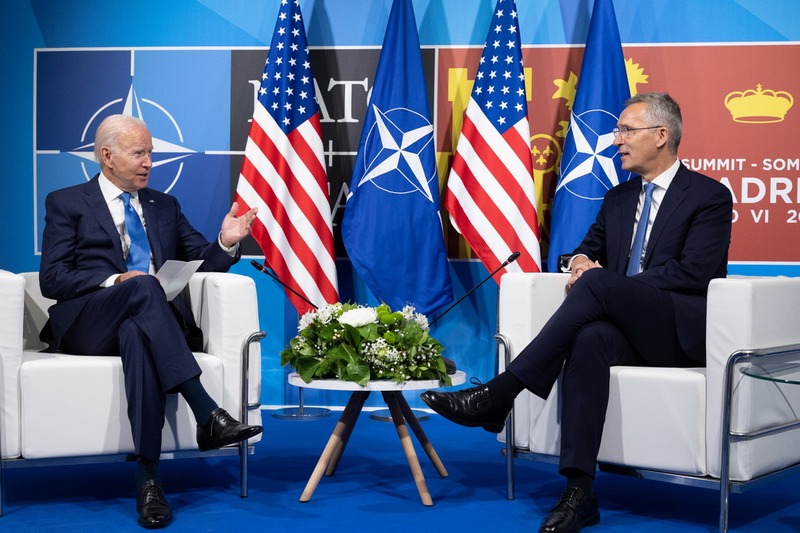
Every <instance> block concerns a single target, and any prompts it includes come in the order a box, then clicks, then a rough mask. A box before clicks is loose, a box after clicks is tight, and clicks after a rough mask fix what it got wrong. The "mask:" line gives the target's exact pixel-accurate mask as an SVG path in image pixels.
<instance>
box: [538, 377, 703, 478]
mask: <svg viewBox="0 0 800 533" xmlns="http://www.w3.org/2000/svg"><path fill="white" fill-rule="evenodd" d="M705 383H706V380H705V370H704V369H700V368H649V367H630V366H618V367H613V368H612V369H611V382H610V396H609V402H608V409H607V411H606V423H605V427H604V429H603V440H602V442H601V445H600V453H599V456H598V461H600V462H605V463H613V464H620V465H626V466H631V467H638V468H646V469H654V470H663V471H668V472H676V473H682V474H692V475H705V473H706V468H707V466H706V461H705V458H706V448H705V427H706V415H705V413H706V406H705V403H706V387H705ZM559 388H560V381H559V382H558V383H556V385H555V387H554V388H553V391H552V392H551V393H550V396H549V397H548V400H547V402H546V403H545V405H544V407H543V409H542V411H541V412H540V413H539V414H538V416H536V418H535V421H534V422H533V424H532V427H531V431H530V435H529V449H530V450H531V451H532V452H536V453H543V454H549V455H558V454H559V453H560V446H561V428H560V393H559Z"/></svg>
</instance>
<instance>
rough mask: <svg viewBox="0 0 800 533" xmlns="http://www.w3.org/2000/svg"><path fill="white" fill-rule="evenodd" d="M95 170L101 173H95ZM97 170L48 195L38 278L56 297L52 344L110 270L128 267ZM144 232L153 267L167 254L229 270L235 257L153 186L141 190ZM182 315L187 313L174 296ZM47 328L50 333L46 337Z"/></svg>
mask: <svg viewBox="0 0 800 533" xmlns="http://www.w3.org/2000/svg"><path fill="white" fill-rule="evenodd" d="M98 176H99V175H98ZM98 176H95V177H94V178H92V180H90V181H89V182H87V183H83V184H80V185H75V186H72V187H67V188H65V189H60V190H57V191H54V192H52V193H50V194H48V195H47V198H46V200H45V208H46V210H47V213H46V215H45V228H44V236H43V239H42V261H41V266H40V271H39V284H40V286H41V290H42V294H43V295H44V296H45V297H47V298H51V299H54V300H57V303H56V304H55V305H53V306H52V307H51V308H50V311H49V314H50V320H49V322H48V327H47V328H45V332H43V333H44V337H45V338H44V339H43V340H45V341H46V342H50V344H51V346H50V349H51V350H56V349H58V346H59V344H60V341H61V338H62V337H63V335H64V333H65V332H66V331H67V330H68V329H69V327H70V324H72V322H73V321H74V320H75V318H76V317H77V316H78V314H79V313H80V312H81V310H82V309H83V306H84V304H85V303H86V301H87V299H88V298H90V297H91V296H92V294H93V293H94V292H95V291H98V290H101V284H102V283H103V282H104V281H105V280H106V279H108V277H109V276H111V275H113V274H119V273H121V272H126V271H127V265H126V263H125V258H124V256H123V252H122V243H121V241H120V236H119V233H118V232H117V228H116V226H115V225H114V221H113V219H112V217H111V213H110V211H109V209H108V205H107V204H106V201H105V198H104V197H103V194H102V192H101V190H100V185H99V183H98ZM139 202H140V203H141V205H142V210H143V213H144V219H145V223H146V227H147V237H148V240H149V241H150V248H151V250H152V253H153V258H154V262H155V267H156V269H158V268H160V267H161V265H163V264H164V263H165V262H166V261H168V260H170V259H178V260H182V261H192V260H195V259H203V264H202V265H201V266H200V270H201V271H206V272H211V271H223V272H224V271H227V270H228V269H229V268H230V267H231V265H233V264H234V263H235V262H236V261H238V259H239V255H240V253H241V252H239V253H237V256H236V257H231V256H230V255H228V253H226V252H225V251H224V250H223V249H222V248H221V247H220V246H219V244H218V243H217V242H216V241H215V242H213V243H209V242H208V241H207V240H206V239H205V237H203V235H202V234H201V233H200V232H198V231H197V230H195V229H194V228H193V227H192V226H191V224H189V221H188V220H187V219H186V217H185V216H184V215H183V213H182V212H181V209H180V205H179V204H178V201H177V200H176V199H175V198H174V197H172V196H169V195H167V194H164V193H161V192H158V191H155V190H152V189H148V188H145V189H142V190H140V191H139ZM176 307H177V308H178V310H179V313H180V315H182V316H184V315H185V316H184V318H186V319H187V320H191V316H190V315H189V313H188V311H187V310H186V308H185V305H183V303H182V302H181V301H180V300H179V299H178V298H176ZM47 333H49V337H50V338H46V337H47V336H48V335H47Z"/></svg>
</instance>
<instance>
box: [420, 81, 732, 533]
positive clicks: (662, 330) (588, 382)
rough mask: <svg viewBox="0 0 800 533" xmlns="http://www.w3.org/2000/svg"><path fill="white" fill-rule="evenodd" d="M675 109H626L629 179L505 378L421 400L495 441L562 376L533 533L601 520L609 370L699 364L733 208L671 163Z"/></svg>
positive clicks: (637, 102)
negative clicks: (598, 480)
mask: <svg viewBox="0 0 800 533" xmlns="http://www.w3.org/2000/svg"><path fill="white" fill-rule="evenodd" d="M681 135H682V120H681V112H680V107H679V106H678V104H677V103H676V102H675V101H674V100H673V99H672V98H671V97H670V96H669V95H666V94H654V93H650V94H640V95H637V96H635V97H633V98H631V99H629V100H628V101H627V102H626V108H625V109H624V110H623V112H622V113H621V114H620V117H619V121H618V127H617V128H615V129H614V144H615V145H616V146H617V148H618V150H619V156H620V157H621V162H622V168H623V169H625V170H628V171H630V172H633V173H635V174H638V175H639V176H640V177H638V178H635V179H631V180H629V181H627V182H625V183H622V184H620V185H618V186H617V187H614V188H613V189H611V190H610V191H609V192H608V193H607V194H606V196H605V198H604V200H603V204H602V207H601V208H600V212H599V214H598V216H597V219H596V220H595V222H594V224H592V226H591V227H590V228H589V231H588V233H587V234H586V237H585V238H584V240H583V242H582V243H581V244H580V246H578V248H577V249H576V250H575V251H574V253H573V255H572V257H571V259H570V265H569V266H570V270H571V272H572V276H571V277H570V279H569V281H568V289H569V294H568V295H567V298H566V299H565V300H564V303H563V304H562V305H561V307H560V308H559V309H558V310H557V311H556V312H555V313H554V314H553V316H552V317H551V318H550V320H549V321H548V322H547V324H545V326H544V327H543V328H542V331H541V332H540V333H539V335H537V336H536V338H534V339H533V340H532V341H531V342H530V344H529V345H528V346H527V347H525V349H523V350H522V351H521V352H520V354H519V355H518V356H517V358H516V359H514V361H512V363H511V364H510V365H509V366H508V369H507V370H506V371H505V372H503V373H501V374H500V375H498V376H497V377H495V378H494V379H492V380H491V381H489V382H488V383H486V385H481V386H479V387H473V388H470V389H465V390H463V391H458V392H454V393H445V392H437V391H428V392H425V393H423V394H422V399H423V400H424V401H425V402H426V403H427V404H428V405H429V406H430V407H431V408H432V409H433V410H435V411H436V412H438V413H440V414H441V415H443V416H445V417H446V418H448V419H450V420H452V421H454V422H456V423H459V424H462V425H465V426H471V427H476V426H477V427H483V428H484V429H486V430H487V431H491V432H500V431H501V430H502V428H503V424H504V421H505V419H506V416H507V415H508V412H509V410H510V409H511V407H512V405H513V401H514V398H515V397H516V396H517V395H518V394H519V393H520V392H521V391H522V390H524V389H528V390H530V391H531V392H533V393H534V394H536V395H537V396H539V397H541V398H547V396H548V395H549V393H550V390H551V389H552V387H553V384H554V383H555V381H556V379H557V377H558V375H559V373H561V372H562V370H563V383H562V389H561V401H562V412H561V454H560V465H559V471H560V472H561V474H562V475H564V476H566V478H567V489H566V490H565V491H564V493H563V494H562V496H561V499H560V500H559V502H558V503H557V504H556V506H555V507H554V508H553V510H552V511H551V512H550V514H549V515H548V516H547V517H545V519H544V521H543V522H542V525H541V528H540V531H541V532H547V533H553V532H572V531H579V530H580V528H581V527H585V526H590V525H593V524H596V523H598V522H599V521H600V512H599V507H598V503H597V496H596V495H595V493H594V490H593V489H592V481H593V479H594V473H595V470H596V467H597V464H596V463H597V454H598V450H599V448H600V440H601V437H602V433H603V424H604V422H605V413H606V408H607V405H608V394H609V391H608V386H609V376H610V370H609V368H610V367H611V366H614V365H641V366H678V367H683V366H702V365H704V364H705V323H706V293H707V290H708V284H709V282H710V281H711V280H712V279H713V278H719V277H724V276H725V275H726V272H727V261H728V246H729V244H730V237H731V220H732V210H733V202H732V197H731V194H730V191H729V190H728V189H727V188H726V187H725V186H723V185H721V184H720V183H719V182H717V181H715V180H713V179H711V178H708V177H706V176H703V175H701V174H698V173H695V172H692V171H690V170H688V169H687V168H686V167H685V166H684V165H683V164H682V163H681V162H680V161H679V160H678V157H677V150H678V145H679V144H680V140H681Z"/></svg>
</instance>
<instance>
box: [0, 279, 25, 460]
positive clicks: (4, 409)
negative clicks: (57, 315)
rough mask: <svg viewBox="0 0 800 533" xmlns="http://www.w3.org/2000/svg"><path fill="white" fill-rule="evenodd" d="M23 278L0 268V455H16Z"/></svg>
mask: <svg viewBox="0 0 800 533" xmlns="http://www.w3.org/2000/svg"><path fill="white" fill-rule="evenodd" d="M24 310H25V280H24V279H23V278H22V276H19V275H17V274H12V273H11V272H8V271H6V270H0V456H2V457H17V456H19V367H20V365H21V364H22V321H23V315H24V312H25V311H24Z"/></svg>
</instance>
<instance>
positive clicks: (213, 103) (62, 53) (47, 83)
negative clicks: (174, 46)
mask: <svg viewBox="0 0 800 533" xmlns="http://www.w3.org/2000/svg"><path fill="white" fill-rule="evenodd" d="M230 56H231V52H230V50H169V49H166V50H163V49H159V50H151V49H120V50H108V49H103V50H92V49H80V50H58V49H49V50H48V49H41V50H37V51H36V53H35V66H34V71H35V76H36V80H35V95H34V117H35V124H34V190H35V201H36V209H35V217H36V220H35V224H36V236H35V238H36V252H37V253H39V252H40V251H41V234H42V231H43V228H44V215H45V213H44V200H45V197H46V196H47V194H48V193H49V192H51V191H53V190H56V189H60V188H62V187H67V186H70V185H76V184H79V183H83V182H85V181H88V180H89V179H91V178H92V177H93V176H94V175H95V174H97V173H98V172H99V170H100V166H99V165H98V164H97V163H96V161H95V159H94V155H93V150H94V134H95V130H96V129H97V126H98V125H99V124H100V122H102V120H103V119H104V118H106V117H107V116H109V115H113V114H120V113H121V114H128V115H133V116H135V117H139V118H141V119H142V120H144V121H145V123H147V126H148V128H149V129H150V132H151V133H152V135H153V148H154V150H153V168H152V171H151V173H150V183H149V186H150V187H151V188H153V189H156V190H159V191H162V192H167V193H169V194H172V195H173V196H175V197H177V198H178V200H179V201H180V203H181V207H182V209H183V211H184V213H185V214H186V216H187V218H188V219H189V221H190V222H191V223H192V225H193V226H195V228H197V229H198V230H199V231H201V232H202V233H203V234H204V235H205V236H206V238H208V239H213V238H214V237H215V236H216V235H217V233H218V231H219V226H220V223H221V221H222V217H223V216H224V215H225V213H226V212H227V210H228V209H229V208H230V197H231V196H230V168H231V157H232V156H233V154H232V152H231V141H230V137H231V129H230V105H229V102H230V100H231V98H230V93H231V68H230V62H231V57H230ZM245 81H246V80H245Z"/></svg>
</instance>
